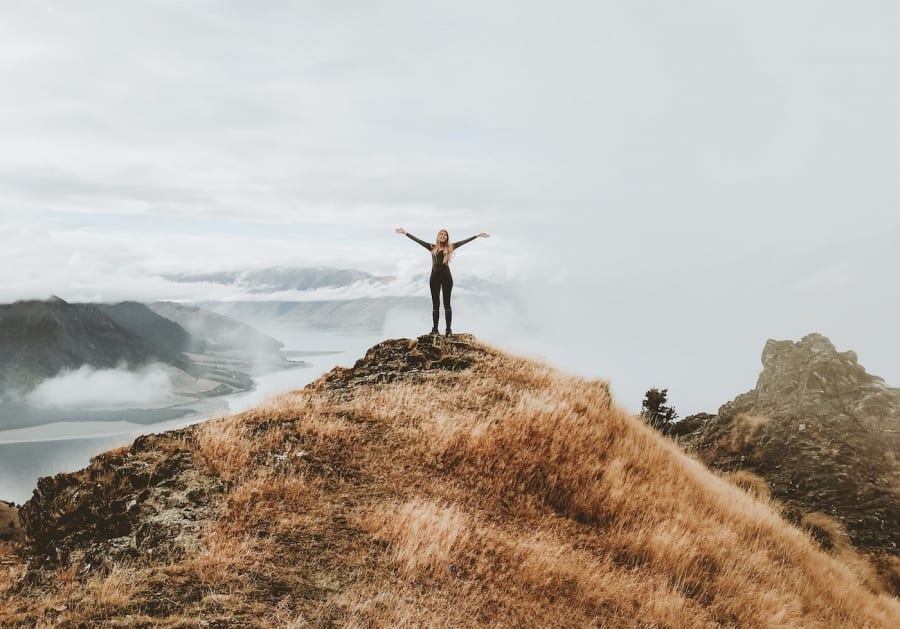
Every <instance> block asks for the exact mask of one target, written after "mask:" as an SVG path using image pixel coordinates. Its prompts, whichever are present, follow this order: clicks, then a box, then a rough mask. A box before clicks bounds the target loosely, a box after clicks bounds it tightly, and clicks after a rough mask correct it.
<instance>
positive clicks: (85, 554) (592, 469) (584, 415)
mask: <svg viewBox="0 0 900 629" xmlns="http://www.w3.org/2000/svg"><path fill="white" fill-rule="evenodd" d="M21 519H22V522H23V525H24V527H25V530H26V532H27V535H28V546H27V558H28V560H29V564H28V566H27V567H26V566H24V565H20V566H18V567H14V568H9V569H8V571H7V572H6V573H0V610H2V611H0V625H3V626H32V625H35V624H40V623H43V624H47V625H49V624H52V623H53V622H60V623H63V624H64V625H66V626H79V625H84V626H120V625H128V624H134V625H136V626H146V625H151V624H152V625H160V626H183V625H194V624H196V623H197V621H198V619H202V621H204V622H205V623H206V624H207V625H208V626H217V627H228V626H235V627H237V626H241V627H246V626H260V627H269V626H301V625H302V626H306V625H312V626H332V625H337V626H367V627H368V626H378V627H381V626H406V627H411V626H453V627H463V626H473V625H504V626H506V625H510V626H512V625H515V626H539V627H549V626H554V627H562V626H565V627H573V626H579V627H580V626H609V627H650V626H655V627H716V626H740V627H773V626H817V627H818V626H821V627H859V626H869V627H894V626H897V625H898V623H900V604H898V602H897V601H896V600H895V599H893V598H892V597H890V596H888V595H886V594H884V593H876V592H874V591H873V590H871V589H870V585H867V584H865V583H864V582H863V581H862V580H861V578H860V577H859V576H858V575H856V574H855V573H854V571H853V570H852V569H851V568H850V567H848V566H847V565H845V564H842V563H840V562H839V561H837V560H835V559H834V558H832V557H830V556H829V555H827V554H826V553H824V552H823V551H821V550H820V549H819V548H818V547H817V545H816V544H815V543H814V542H813V541H812V540H811V538H810V537H809V536H808V535H807V534H805V533H803V532H802V531H800V530H799V529H796V528H794V527H793V526H791V525H789V524H788V523H786V522H785V521H784V520H782V519H781V518H780V517H779V515H778V514H777V513H776V511H775V510H774V509H773V508H772V507H771V506H770V505H769V504H767V503H766V502H764V501H760V500H757V499H755V498H753V497H752V496H751V495H749V494H747V493H745V492H744V491H742V490H740V489H738V488H737V487H735V486H733V485H731V484H729V483H728V482H726V481H724V480H722V479H721V478H719V477H717V476H716V475H714V474H712V473H710V472H709V471H708V470H707V469H706V468H704V467H703V466H702V465H700V464H699V463H698V462H696V461H695V460H693V459H691V458H689V457H687V456H686V455H685V454H684V453H683V452H682V451H681V450H680V449H679V448H678V447H677V446H676V445H675V444H674V443H672V442H671V441H669V440H667V439H665V438H663V437H661V436H660V435H658V434H656V433H655V432H654V431H653V430H651V429H649V428H648V427H646V426H645V425H643V423H642V422H641V421H640V419H639V418H637V417H635V416H632V415H630V414H629V413H627V412H625V411H624V410H622V409H621V408H619V407H618V406H616V404H615V403H614V402H613V400H612V398H611V397H610V392H609V387H608V386H607V384H606V383H605V382H603V381H596V380H595V381H587V380H583V379H581V378H577V377H574V376H569V375H565V374H562V373H559V372H557V371H555V370H553V369H552V368H550V367H548V366H546V365H544V364H542V363H539V362H534V361H529V360H524V359H521V358H516V357H513V356H510V355H507V354H504V353H502V352H500V351H497V350H496V349H494V348H491V347H489V346H487V345H484V344H481V343H479V342H477V341H476V340H475V339H474V338H473V337H471V336H468V335H459V336H454V337H449V338H445V337H432V336H423V337H420V338H418V339H393V340H388V341H385V342H383V343H380V344H378V345H376V346H374V347H372V348H371V349H370V350H369V351H368V352H367V353H366V355H365V356H364V357H363V358H361V359H360V360H359V361H357V363H356V364H355V365H354V366H353V367H352V368H336V369H334V370H332V371H330V372H329V373H327V374H325V375H323V376H322V377H320V378H319V379H318V380H316V381H315V382H313V383H311V384H310V385H308V386H307V387H305V388H304V389H302V390H297V391H292V392H289V393H286V394H284V395H283V396H281V397H280V398H278V399H276V400H274V401H272V402H271V403H270V404H268V405H267V406H263V407H260V408H256V409H253V410H250V411H247V412H245V413H242V414H240V415H235V416H231V417H224V418H219V419H215V420H210V421H208V422H205V423H204V424H200V425H196V426H192V427H190V428H186V429H183V430H180V431H176V432H170V433H165V434H161V435H155V436H148V437H142V438H140V439H138V440H137V441H135V443H134V444H133V445H132V446H131V447H126V448H122V449H119V450H116V451H112V452H108V453H106V454H103V455H100V456H99V457H97V458H95V459H94V460H93V461H92V463H91V465H90V466H89V467H88V468H87V469H85V470H82V471H81V472H77V473H75V474H67V475H58V476H56V477H54V478H44V479H42V480H41V481H40V482H39V484H38V487H37V489H36V490H35V493H34V496H33V498H32V499H31V500H30V501H29V502H28V503H27V504H25V505H24V506H23V508H22V509H21ZM3 579H5V583H4V581H3ZM871 587H874V586H871Z"/></svg>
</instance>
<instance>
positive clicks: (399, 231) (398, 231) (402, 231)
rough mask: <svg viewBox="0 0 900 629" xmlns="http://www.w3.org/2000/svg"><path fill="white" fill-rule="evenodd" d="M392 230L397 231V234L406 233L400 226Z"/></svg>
mask: <svg viewBox="0 0 900 629" xmlns="http://www.w3.org/2000/svg"><path fill="white" fill-rule="evenodd" d="M394 231H395V232H397V233H398V234H403V235H404V236H405V235H406V230H405V229H403V228H402V227H398V228H397V229H395V230H394Z"/></svg>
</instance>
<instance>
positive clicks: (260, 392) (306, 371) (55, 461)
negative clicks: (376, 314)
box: [0, 330, 384, 504]
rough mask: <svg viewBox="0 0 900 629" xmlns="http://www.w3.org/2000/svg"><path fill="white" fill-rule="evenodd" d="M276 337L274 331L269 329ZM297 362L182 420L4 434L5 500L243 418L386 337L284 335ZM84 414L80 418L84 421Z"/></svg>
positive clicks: (70, 424) (0, 435)
mask: <svg viewBox="0 0 900 629" xmlns="http://www.w3.org/2000/svg"><path fill="white" fill-rule="evenodd" d="M267 332H269V333H271V331H269V330H267ZM278 332H279V333H278V334H277V335H275V334H273V336H276V338H278V339H279V340H280V341H282V342H283V343H284V344H285V349H286V350H287V352H288V353H289V355H290V357H291V359H293V360H297V361H303V362H305V363H309V364H310V366H309V367H295V368H293V369H286V370H283V371H277V372H273V373H269V374H265V375H262V376H259V377H256V378H254V380H255V383H256V387H255V388H254V389H253V390H251V391H246V392H243V393H238V394H235V395H230V396H222V397H217V398H209V399H207V400H202V401H198V402H196V403H191V404H189V405H186V406H188V407H190V408H192V409H193V412H191V413H189V414H185V415H184V416H182V417H178V418H176V419H167V420H165V421H159V422H152V423H147V422H146V419H145V418H143V417H142V422H141V423H137V422H135V421H129V417H128V414H127V412H124V413H123V415H121V416H119V417H116V418H115V419H109V418H108V413H105V414H104V421H91V420H88V419H85V420H84V421H67V422H53V423H49V424H44V425H41V426H33V427H29V428H18V429H12V430H0V500H8V501H11V502H15V503H17V504H21V503H23V502H25V501H26V500H28V499H29V498H30V497H31V494H32V491H33V490H34V488H35V486H36V484H37V480H38V478H40V477H42V476H53V475H55V474H58V473H60V472H74V471H76V470H79V469H81V468H83V467H85V466H87V465H88V463H89V462H90V459H91V457H92V456H95V455H97V454H100V453H101V452H105V451H107V450H110V449H112V448H116V447H119V446H123V445H127V444H130V443H131V442H132V441H134V439H135V438H136V437H138V436H139V435H145V434H152V433H158V432H164V431H167V430H173V429H176V428H182V427H184V426H188V425H190V424H195V423H198V422H201V421H204V420H205V419H207V418H208V417H213V416H216V415H221V414H223V413H239V412H241V411H244V410H247V409H249V408H253V407H255V406H259V405H260V404H263V403H264V402H265V401H266V400H268V399H269V398H271V397H274V396H276V395H278V394H279V393H283V392H285V391H290V390H292V389H299V388H302V387H303V386H305V385H307V384H308V383H310V382H312V381H313V380H315V379H316V378H318V377H319V376H320V375H322V374H323V373H325V372H326V371H328V370H330V369H331V368H333V367H335V366H338V365H340V366H344V367H349V366H352V365H353V363H354V362H356V360H357V359H359V358H361V357H362V356H363V354H364V353H365V351H366V350H367V349H368V348H369V347H371V346H372V345H374V344H376V343H378V342H379V341H381V340H383V338H384V337H383V336H381V335H380V334H374V333H371V332H368V333H358V334H348V333H339V332H325V331H319V330H287V331H278ZM81 416H83V413H79V418H80V417H81Z"/></svg>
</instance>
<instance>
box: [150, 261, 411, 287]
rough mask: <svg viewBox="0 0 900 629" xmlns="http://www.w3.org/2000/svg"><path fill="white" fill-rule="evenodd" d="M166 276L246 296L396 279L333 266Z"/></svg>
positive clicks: (176, 280) (174, 280)
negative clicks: (219, 286) (235, 290)
mask: <svg viewBox="0 0 900 629" xmlns="http://www.w3.org/2000/svg"><path fill="white" fill-rule="evenodd" d="M163 277H165V279H167V280H170V281H172V282H179V283H196V282H208V283H211V284H222V285H225V286H234V287H236V288H240V289H241V290H242V291H244V292H247V293H275V292H279V291H286V290H296V291H311V290H316V289H321V288H343V287H347V286H352V285H354V284H371V285H376V286H381V285H385V284H388V283H390V282H392V281H394V280H395V279H396V278H395V277H393V276H389V275H381V276H377V275H372V274H371V273H366V272H365V271H358V270H355V269H335V268H330V267H315V268H291V267H275V268H270V269H262V270H255V271H225V272H220V273H178V274H170V275H164V276H163Z"/></svg>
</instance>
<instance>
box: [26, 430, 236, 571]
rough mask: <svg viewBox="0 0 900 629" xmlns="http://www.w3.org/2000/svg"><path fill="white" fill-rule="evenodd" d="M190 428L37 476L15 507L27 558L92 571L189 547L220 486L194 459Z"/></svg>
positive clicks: (210, 514)
mask: <svg viewBox="0 0 900 629" xmlns="http://www.w3.org/2000/svg"><path fill="white" fill-rule="evenodd" d="M193 433H194V428H193V427H189V428H185V429H183V430H179V431H173V432H168V433H165V434H162V435H148V436H143V437H139V438H138V439H137V440H135V442H134V443H133V444H132V445H131V447H130V448H126V449H120V450H116V451H111V452H107V453H105V454H101V455H100V456H97V457H95V458H94V459H93V460H92V461H91V464H90V466H89V467H87V468H86V469H84V470H81V471H80V472H75V473H73V474H57V475H56V476H53V477H45V478H42V479H40V481H38V486H37V488H36V489H35V490H34V495H33V497H32V498H31V500H29V501H28V502H26V503H25V505H23V506H22V508H21V509H20V517H21V520H22V526H23V527H24V529H25V532H26V534H27V536H28V545H29V555H30V557H31V561H32V562H33V563H34V564H36V565H40V566H44V567H56V566H65V565H69V564H70V563H71V562H73V561H75V562H77V563H78V565H79V568H80V569H92V568H98V567H101V566H102V565H103V564H104V563H105V562H108V561H113V562H117V561H121V560H124V559H135V558H140V557H145V558H148V557H149V558H153V559H154V560H161V559H167V558H172V559H177V558H178V557H179V556H181V554H183V553H184V552H186V551H189V550H196V548H197V547H198V545H199V536H200V533H201V529H202V527H203V525H204V524H205V523H206V522H207V521H208V520H209V519H210V518H212V517H214V516H215V515H216V513H217V509H218V508H219V507H218V506H217V504H218V499H219V498H220V495H221V493H222V491H223V488H222V484H221V482H220V481H218V480H217V479H215V478H212V477H210V476H207V475H205V474H203V473H202V472H201V471H200V470H202V469H203V466H202V465H198V464H197V463H196V462H195V460H194V459H195V456H196V443H195V441H196V440H195V438H194V437H193Z"/></svg>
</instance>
